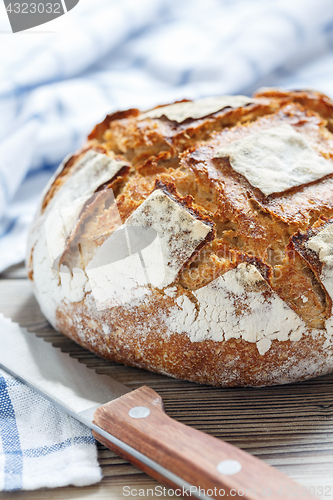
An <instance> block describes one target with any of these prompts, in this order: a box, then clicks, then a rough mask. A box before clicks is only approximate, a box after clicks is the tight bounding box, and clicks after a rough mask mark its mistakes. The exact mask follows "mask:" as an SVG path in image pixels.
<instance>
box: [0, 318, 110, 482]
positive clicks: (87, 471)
mask: <svg viewBox="0 0 333 500" xmlns="http://www.w3.org/2000/svg"><path fill="white" fill-rule="evenodd" d="M0 328H1V330H4V329H5V331H6V332H7V333H8V335H10V331H11V329H12V328H16V325H15V324H14V323H11V322H10V321H9V320H8V319H7V318H4V317H3V316H2V315H0ZM101 478H102V472H101V469H100V467H99V465H98V462H97V451H96V444H95V440H94V438H93V436H92V434H91V431H90V430H89V429H87V428H86V427H85V426H84V425H82V424H80V423H79V422H78V421H77V420H75V419H74V418H72V417H70V416H69V415H67V414H66V413H64V412H62V411H61V410H59V409H58V408H56V407H54V406H53V405H52V404H51V403H50V402H49V401H47V400H46V399H44V398H42V397H41V396H40V395H39V394H36V393H35V392H34V391H32V390H31V389H29V387H26V386H25V385H23V384H22V383H21V382H19V381H18V380H15V379H14V378H13V377H11V376H10V375H8V374H7V373H6V372H5V371H3V370H1V369H0V491H2V490H4V491H16V490H21V489H23V490H33V489H37V488H42V487H48V488H54V487H58V486H66V485H69V484H72V485H74V486H86V485H88V484H93V483H96V482H98V481H100V480H101Z"/></svg>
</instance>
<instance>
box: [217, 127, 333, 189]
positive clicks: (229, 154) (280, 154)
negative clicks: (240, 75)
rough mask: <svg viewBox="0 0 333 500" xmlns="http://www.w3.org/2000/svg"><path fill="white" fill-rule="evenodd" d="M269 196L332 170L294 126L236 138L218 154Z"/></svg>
mask: <svg viewBox="0 0 333 500" xmlns="http://www.w3.org/2000/svg"><path fill="white" fill-rule="evenodd" d="M216 157H217V158H228V159H229V161H230V165H231V166H232V168H233V169H234V170H236V172H238V173H239V174H242V175H244V177H246V179H247V180H248V181H249V183H250V184H252V186H254V187H257V188H259V189H260V191H262V192H263V193H264V195H266V196H268V195H270V194H273V193H280V192H282V191H286V190H287V189H290V188H292V187H294V186H301V185H302V184H307V183H309V182H313V181H315V180H317V179H321V178H322V177H324V176H325V175H328V174H332V173H333V161H328V160H325V159H324V158H323V157H322V156H319V155H318V153H316V152H315V151H314V149H313V148H312V147H311V146H310V145H309V144H308V142H307V141H306V139H305V138H304V137H303V136H302V134H300V133H299V132H296V130H294V129H293V127H291V125H288V124H284V125H280V126H278V127H273V128H270V129H268V130H262V131H261V132H258V133H256V134H253V135H250V136H247V137H245V138H243V139H239V140H238V141H234V142H232V143H231V144H229V145H228V146H225V147H223V148H221V149H220V150H219V151H217V153H216Z"/></svg>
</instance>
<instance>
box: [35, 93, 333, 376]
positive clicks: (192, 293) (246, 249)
mask: <svg viewBox="0 0 333 500" xmlns="http://www.w3.org/2000/svg"><path fill="white" fill-rule="evenodd" d="M332 131H333V102H332V101H331V100H330V99H329V98H328V97H326V96H324V95H322V94H320V93H318V92H314V91H292V92H289V91H283V90H280V89H262V90H260V91H258V92H257V93H256V94H255V95H254V96H253V97H252V98H249V97H245V96H223V97H217V98H204V99H200V100H198V101H193V102H192V101H182V102H178V103H175V104H171V105H164V106H159V107H157V108H155V109H152V110H150V111H146V112H140V111H139V110H138V109H129V110H128V111H121V112H117V113H114V114H112V115H108V116H107V117H106V118H105V120H104V121H103V122H102V123H100V124H99V125H97V126H96V127H95V128H94V130H93V131H92V133H91V134H90V135H89V137H88V141H87V142H86V144H85V145H84V146H83V148H82V149H81V150H80V151H79V152H77V153H76V154H74V155H72V156H70V157H68V158H66V159H65V160H64V162H63V163H62V164H61V166H60V167H59V169H58V171H57V172H56V174H55V176H54V177H53V179H52V181H51V182H50V183H49V185H48V186H47V188H46V190H45V192H44V194H43V197H42V201H41V204H40V208H39V211H38V213H37V215H36V218H35V221H34V224H33V227H32V229H31V233H30V243H29V255H28V268H29V278H30V280H31V281H32V283H33V287H34V291H35V294H36V297H37V300H38V302H39V304H40V306H41V309H42V311H43V313H44V314H45V316H46V317H47V319H48V320H49V321H50V323H51V324H52V325H53V326H54V328H56V329H57V330H59V331H60V332H62V333H63V334H65V335H67V336H68V337H70V338H71V339H73V340H74V341H75V342H77V343H78V344H80V345H82V346H84V347H86V348H87V349H90V350H91V351H93V352H94V353H96V354H98V355H99V356H102V357H104V358H106V359H109V360H112V361H118V362H121V363H125V364H128V365H131V366H136V367H141V368H145V369H147V370H151V371H155V372H159V373H163V374H167V375H171V376H174V377H178V378H182V379H186V380H191V381H196V382H200V383H207V384H213V385H219V386H236V385H240V386H246V385H250V386H263V385H272V384H284V383H288V382H293V381H299V380H304V379H306V378H309V377H313V376H316V375H320V374H325V373H328V372H330V371H332V370H333V317H332V297H333V158H332V156H333V135H332Z"/></svg>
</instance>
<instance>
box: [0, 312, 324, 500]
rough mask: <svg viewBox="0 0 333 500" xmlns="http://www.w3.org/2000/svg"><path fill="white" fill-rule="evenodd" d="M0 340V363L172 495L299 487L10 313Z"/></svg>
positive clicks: (279, 491)
mask: <svg viewBox="0 0 333 500" xmlns="http://www.w3.org/2000/svg"><path fill="white" fill-rule="evenodd" d="M0 345H1V350H0V367H2V368H3V369H4V370H6V371H7V372H8V373H10V374H11V375H13V376H14V377H16V378H18V379H19V380H21V381H22V382H23V383H24V384H26V385H27V386H29V387H30V388H31V389H33V390H35V391H36V392H38V393H39V394H41V395H42V396H43V397H45V398H46V399H48V400H49V401H51V402H52V403H53V404H55V405H56V406H58V407H60V408H61V409H62V410H64V411H65V412H67V413H68V414H70V415H71V416H73V417H74V418H76V419H77V420H79V421H80V422H82V423H83V424H85V425H87V426H88V427H90V428H91V429H92V431H93V435H94V436H95V438H96V439H97V440H98V441H100V442H101V443H103V444H104V445H106V446H107V447H108V448H110V449H111V450H112V451H115V452H116V453H117V454H118V455H120V456H122V457H123V458H125V459H127V460H128V461H129V462H131V463H132V464H134V465H135V466H137V467H138V468H140V469H141V470H143V471H144V472H146V473H148V474H149V475H151V476H152V477H153V478H155V479H157V480H158V481H160V482H162V483H163V484H165V485H167V486H168V487H171V488H173V489H174V490H175V492H176V494H177V495H178V496H180V495H182V496H189V495H192V496H196V497H198V498H201V499H208V498H222V497H225V496H232V497H234V498H236V499H237V498H239V499H240V498H242V497H243V496H245V495H246V497H247V498H250V499H251V500H259V499H262V497H263V496H265V495H266V496H267V494H268V492H269V496H270V498H272V499H273V500H274V499H276V500H281V497H290V492H291V491H298V490H299V488H300V487H299V485H298V484H297V483H295V482H294V481H293V480H292V479H290V478H288V477H287V476H285V475H284V474H282V473H281V472H280V471H278V470H277V469H274V468H273V467H270V466H269V465H267V464H265V463H264V462H262V461H260V460H259V459H257V458H256V457H254V456H251V455H250V454H248V453H246V452H244V451H242V450H240V449H238V448H236V447H234V446H232V445H230V444H229V443H226V442H223V441H221V440H219V439H217V438H214V437H212V436H209V435H207V434H205V433H203V432H201V431H198V430H196V429H194V428H191V427H187V426H186V425H184V424H181V423H180V422H177V421H175V420H173V419H171V418H170V417H168V416H167V415H166V413H165V412H164V410H163V402H162V399H161V397H160V396H159V395H158V394H157V393H156V392H155V391H154V390H153V389H151V388H149V387H146V386H143V387H141V388H139V389H136V390H134V391H130V390H129V389H128V388H127V387H126V386H125V385H123V384H121V383H119V382H117V381H116V380H114V379H112V378H111V377H109V376H107V375H99V374H97V373H95V372H94V371H93V370H91V369H89V368H87V367H86V366H85V365H83V364H80V363H79V362H78V361H77V360H76V359H74V358H71V357H70V356H69V355H68V354H66V353H63V352H61V351H60V349H57V348H55V347H53V346H52V344H50V343H47V342H45V341H44V340H43V339H42V338H38V337H37V336H36V335H35V334H33V333H30V332H28V331H27V330H26V329H24V328H22V327H20V325H18V324H17V323H14V322H12V321H11V320H9V319H8V327H7V328H6V329H3V330H2V331H0ZM302 496H303V497H304V498H307V497H308V498H310V497H311V498H312V500H313V499H314V496H313V495H310V494H308V495H302Z"/></svg>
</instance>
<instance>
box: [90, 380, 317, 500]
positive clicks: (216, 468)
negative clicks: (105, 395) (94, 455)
mask: <svg viewBox="0 0 333 500" xmlns="http://www.w3.org/2000/svg"><path fill="white" fill-rule="evenodd" d="M142 407H144V408H146V409H148V410H149V411H150V413H149V418H133V416H131V413H132V412H133V410H135V411H134V414H137V415H139V414H140V413H141V411H142V409H141V408H142ZM137 408H140V411H139V410H137ZM136 412H138V413H136ZM94 424H95V425H96V426H98V427H99V428H101V429H103V430H104V431H106V432H107V433H109V434H112V435H113V436H115V437H116V438H117V439H119V440H120V441H122V442H123V443H126V444H127V445H130V446H131V447H132V448H134V449H135V450H136V451H138V452H140V453H142V454H143V455H144V456H145V457H148V459H150V460H153V461H154V462H155V463H158V464H159V465H160V466H161V467H163V468H164V469H166V470H168V471H170V472H171V473H172V474H174V475H175V476H178V477H179V478H182V480H183V481H185V482H186V483H188V484H190V485H192V486H193V488H196V489H197V490H196V491H197V492H198V491H199V488H201V490H205V491H217V492H218V491H222V490H223V491H225V496H232V497H234V498H235V499H239V500H241V499H242V500H244V499H243V498H242V493H243V494H244V491H246V492H247V500H262V491H270V500H283V499H284V497H285V499H284V500H287V496H288V492H290V491H296V489H297V488H299V485H298V484H297V483H295V482H294V481H293V480H291V479H290V478H288V477H287V476H285V475H284V474H282V472H280V471H279V470H277V469H274V468H273V467H271V466H269V465H267V464H265V463H264V462H262V461H261V460H259V459H258V458H256V457H254V456H251V455H249V454H248V453H246V452H245V451H243V450H240V449H239V448H236V447H235V446H232V445H230V444H229V443H226V442H223V441H221V440H219V439H217V438H214V437H213V436H209V435H208V434H205V433H203V432H200V431H198V430H197V429H194V428H191V427H188V426H186V425H184V424H182V423H180V422H177V421H176V420H173V419H171V418H170V417H169V416H168V415H166V413H165V412H164V410H163V402H162V398H161V397H160V396H159V395H158V394H157V393H156V392H155V391H154V390H153V389H151V388H149V387H141V388H139V389H136V390H135V391H132V392H130V393H128V394H125V395H124V396H121V397H120V398H118V399H116V400H114V401H111V402H110V403H106V404H105V405H103V406H101V407H100V408H98V409H97V410H96V412H95V414H94ZM95 429H96V428H95ZM93 434H94V436H95V438H96V439H97V440H99V441H101V442H102V443H103V444H105V445H106V446H108V447H109V448H110V449H111V450H113V451H115V452H116V453H118V454H120V456H122V457H123V458H126V459H127V460H128V461H129V462H131V463H133V464H134V465H136V466H137V467H139V468H141V469H142V470H143V471H145V472H147V473H148V474H150V475H151V476H152V477H154V478H155V479H157V480H158V481H161V482H164V483H165V484H166V483H167V484H168V485H170V481H165V479H164V478H163V477H161V474H159V473H158V472H156V471H155V470H153V468H150V467H147V465H145V464H143V463H141V462H140V461H139V460H137V459H135V458H134V459H133V455H131V454H129V453H127V452H126V451H124V450H120V449H119V448H117V446H114V444H112V443H111V442H110V441H108V440H107V439H106V438H105V437H103V436H101V435H99V434H98V431H95V432H93ZM176 487H177V486H176ZM293 489H294V490H293ZM238 492H240V493H238ZM284 493H285V495H284ZM193 494H194V496H198V495H196V494H195V492H194V491H193ZM310 496H311V495H308V500H309V499H310ZM201 498H202V496H201ZM211 498H220V495H219V494H216V496H215V494H214V495H213V496H211ZM305 498H306V496H305ZM305 498H304V499H303V500H305ZM311 499H312V500H314V498H313V497H311ZM289 500H290V499H289Z"/></svg>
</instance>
